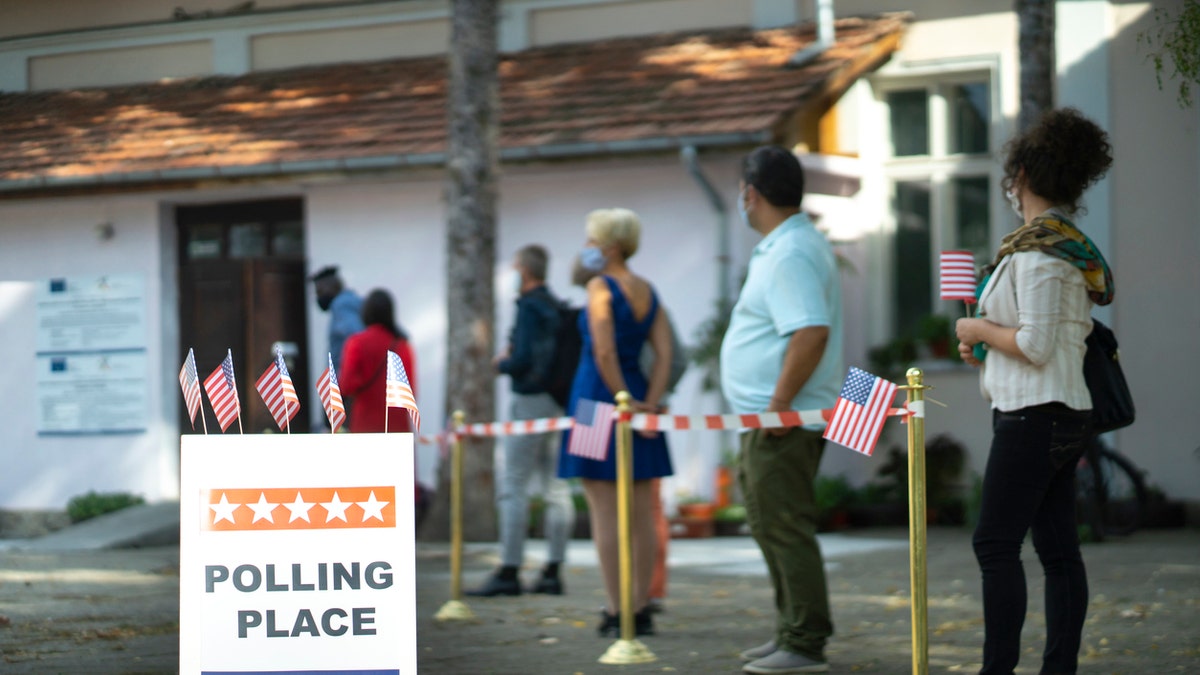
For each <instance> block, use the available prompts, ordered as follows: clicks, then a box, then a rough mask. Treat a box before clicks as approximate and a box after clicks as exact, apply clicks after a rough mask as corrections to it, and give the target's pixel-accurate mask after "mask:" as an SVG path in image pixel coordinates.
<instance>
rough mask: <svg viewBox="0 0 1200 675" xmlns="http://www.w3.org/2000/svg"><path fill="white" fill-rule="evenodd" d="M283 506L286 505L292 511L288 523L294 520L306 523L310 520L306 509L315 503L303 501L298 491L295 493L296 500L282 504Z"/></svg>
mask: <svg viewBox="0 0 1200 675" xmlns="http://www.w3.org/2000/svg"><path fill="white" fill-rule="evenodd" d="M284 506H286V507H287V508H288V510H289V511H291V512H292V517H291V518H288V522H289V523H290V522H292V521H294V520H303V521H304V522H306V523H311V522H312V521H311V520H309V519H308V510H309V509H311V508H312V507H314V506H316V503H315V502H306V501H304V499H303V498H301V497H300V493H299V492H297V493H296V501H294V502H292V503H291V504H284Z"/></svg>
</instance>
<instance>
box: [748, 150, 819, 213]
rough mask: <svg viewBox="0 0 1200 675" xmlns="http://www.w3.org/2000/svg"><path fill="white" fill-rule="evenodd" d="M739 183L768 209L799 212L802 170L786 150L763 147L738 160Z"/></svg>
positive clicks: (802, 181) (801, 198) (802, 187)
mask: <svg viewBox="0 0 1200 675" xmlns="http://www.w3.org/2000/svg"><path fill="white" fill-rule="evenodd" d="M742 181H743V182H745V183H746V185H753V186H754V189H755V190H758V193H759V194H760V195H762V196H763V198H764V199H766V200H767V202H769V203H770V204H771V205H772V206H778V207H785V208H794V209H798V208H800V202H801V200H803V199H804V169H803V168H801V166H800V160H798V159H796V156H795V155H793V154H792V153H791V152H790V151H789V150H787V149H786V148H781V147H779V146H778V145H764V146H761V147H758V148H755V149H754V150H752V151H751V152H750V154H748V155H746V156H745V157H744V158H743V159H742Z"/></svg>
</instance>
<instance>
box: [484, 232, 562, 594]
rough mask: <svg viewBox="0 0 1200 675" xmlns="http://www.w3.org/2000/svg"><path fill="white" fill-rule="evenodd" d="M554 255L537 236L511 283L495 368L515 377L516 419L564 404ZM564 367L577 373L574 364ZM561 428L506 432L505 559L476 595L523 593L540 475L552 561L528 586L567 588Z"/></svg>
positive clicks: (547, 413)
mask: <svg viewBox="0 0 1200 675" xmlns="http://www.w3.org/2000/svg"><path fill="white" fill-rule="evenodd" d="M549 262H550V256H549V255H548V254H547V253H546V249H545V248H543V247H541V246H538V245H536V244H531V245H529V246H525V247H524V248H522V249H521V250H519V251H517V254H516V256H515V258H514V260H513V265H512V267H513V272H512V280H513V281H512V283H513V288H514V290H515V291H516V292H517V317H516V323H515V324H514V325H513V328H512V332H511V333H509V339H508V345H507V346H506V347H505V349H504V351H503V352H502V353H501V354H500V355H499V356H497V357H496V358H495V360H494V363H495V366H496V370H497V372H499V373H500V374H503V375H508V376H509V377H510V378H511V380H512V419H514V420H528V419H542V418H552V417H559V416H561V415H562V413H563V406H562V404H561V403H559V402H558V401H556V400H555V397H554V396H553V395H552V393H551V391H550V389H551V388H553V387H554V386H555V385H554V383H555V381H557V380H563V379H566V376H563V375H562V374H561V372H560V371H561V370H563V368H564V367H563V366H560V365H559V364H558V362H559V361H562V360H566V361H570V360H571V356H570V351H571V345H570V342H571V339H570V336H569V334H568V335H564V333H566V332H567V331H564V330H562V328H563V327H562V324H563V319H562V318H561V316H560V314H562V313H563V312H565V311H567V310H565V306H564V305H563V303H561V302H560V301H559V300H558V299H557V298H555V297H554V295H552V294H551V293H550V289H549V288H547V287H546V268H547V267H548V266H549ZM578 341H579V337H578V335H576V336H575V343H576V344H575V347H574V353H575V355H574V361H576V362H577V361H578V360H579V347H578ZM565 368H566V369H568V370H570V374H571V375H573V374H574V370H575V364H574V363H567V364H566V366H565ZM557 441H558V435H557V434H554V433H545V434H523V435H515V436H509V437H507V438H505V439H504V473H503V476H502V478H501V481H500V483H499V490H498V492H497V494H496V510H497V511H498V512H499V514H500V546H501V565H500V568H499V569H497V570H496V571H495V572H494V573H493V574H492V575H491V576H490V577H489V578H488V579H487V581H486V582H484V583H483V585H482V586H480V587H479V588H476V589H473V590H470V591H467V595H471V596H475V597H495V596H499V595H509V596H513V595H520V594H521V582H520V578H519V576H518V572H519V570H520V568H521V563H522V561H523V560H524V556H525V535H526V529H527V527H528V523H529V513H528V511H529V481H530V479H531V478H533V477H534V476H536V477H537V479H538V483H539V484H540V485H541V486H542V489H543V493H542V497H543V499H544V501H545V505H546V508H545V511H544V512H543V513H544V517H543V521H544V528H545V537H546V544H547V547H548V551H547V558H546V566H545V567H544V568H543V569H542V573H541V576H540V577H539V578H538V580H537V582H536V583H535V584H534V585H533V586H532V587H531V588H530V589H529V591H530V592H532V593H546V594H550V595H562V593H563V591H564V587H563V583H562V577H561V575H560V574H559V571H560V568H561V566H562V564H563V561H564V559H565V557H566V550H567V540H568V538H569V537H570V535H571V530H572V529H573V528H574V524H575V505H574V502H573V501H572V499H571V488H570V486H569V485H568V484H567V482H566V481H565V480H563V479H561V478H558V477H557V472H558V461H557V460H558V443H557Z"/></svg>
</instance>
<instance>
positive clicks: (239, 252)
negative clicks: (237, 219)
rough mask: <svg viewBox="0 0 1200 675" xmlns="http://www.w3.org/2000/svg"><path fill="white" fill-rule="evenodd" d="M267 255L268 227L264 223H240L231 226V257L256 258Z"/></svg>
mask: <svg viewBox="0 0 1200 675" xmlns="http://www.w3.org/2000/svg"><path fill="white" fill-rule="evenodd" d="M266 255H267V228H266V226H265V225H263V224H262V223H238V224H236V225H233V226H231V227H230V228H229V257H230V258H256V257H263V256H266Z"/></svg>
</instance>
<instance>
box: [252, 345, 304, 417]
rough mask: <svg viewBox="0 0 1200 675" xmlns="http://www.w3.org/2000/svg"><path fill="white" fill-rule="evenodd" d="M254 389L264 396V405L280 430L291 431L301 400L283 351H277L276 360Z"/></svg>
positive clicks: (264, 372) (255, 384)
mask: <svg viewBox="0 0 1200 675" xmlns="http://www.w3.org/2000/svg"><path fill="white" fill-rule="evenodd" d="M254 388H255V389H257V390H258V395H259V396H262V400H263V403H266V404H267V409H268V410H270V411H271V417H274V418H275V424H278V425H279V430H280V431H283V430H284V429H288V430H289V431H290V430H291V421H292V420H293V419H295V417H296V413H298V412H300V398H299V397H298V396H296V387H295V386H294V385H293V384H292V376H291V375H290V374H289V373H288V369H287V364H286V363H284V361H283V352H282V351H280V350H278V349H277V350H275V360H274V361H272V362H271V365H269V366H267V369H266V370H265V371H263V374H262V375H261V376H259V378H258V381H257V382H255V383H254Z"/></svg>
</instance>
